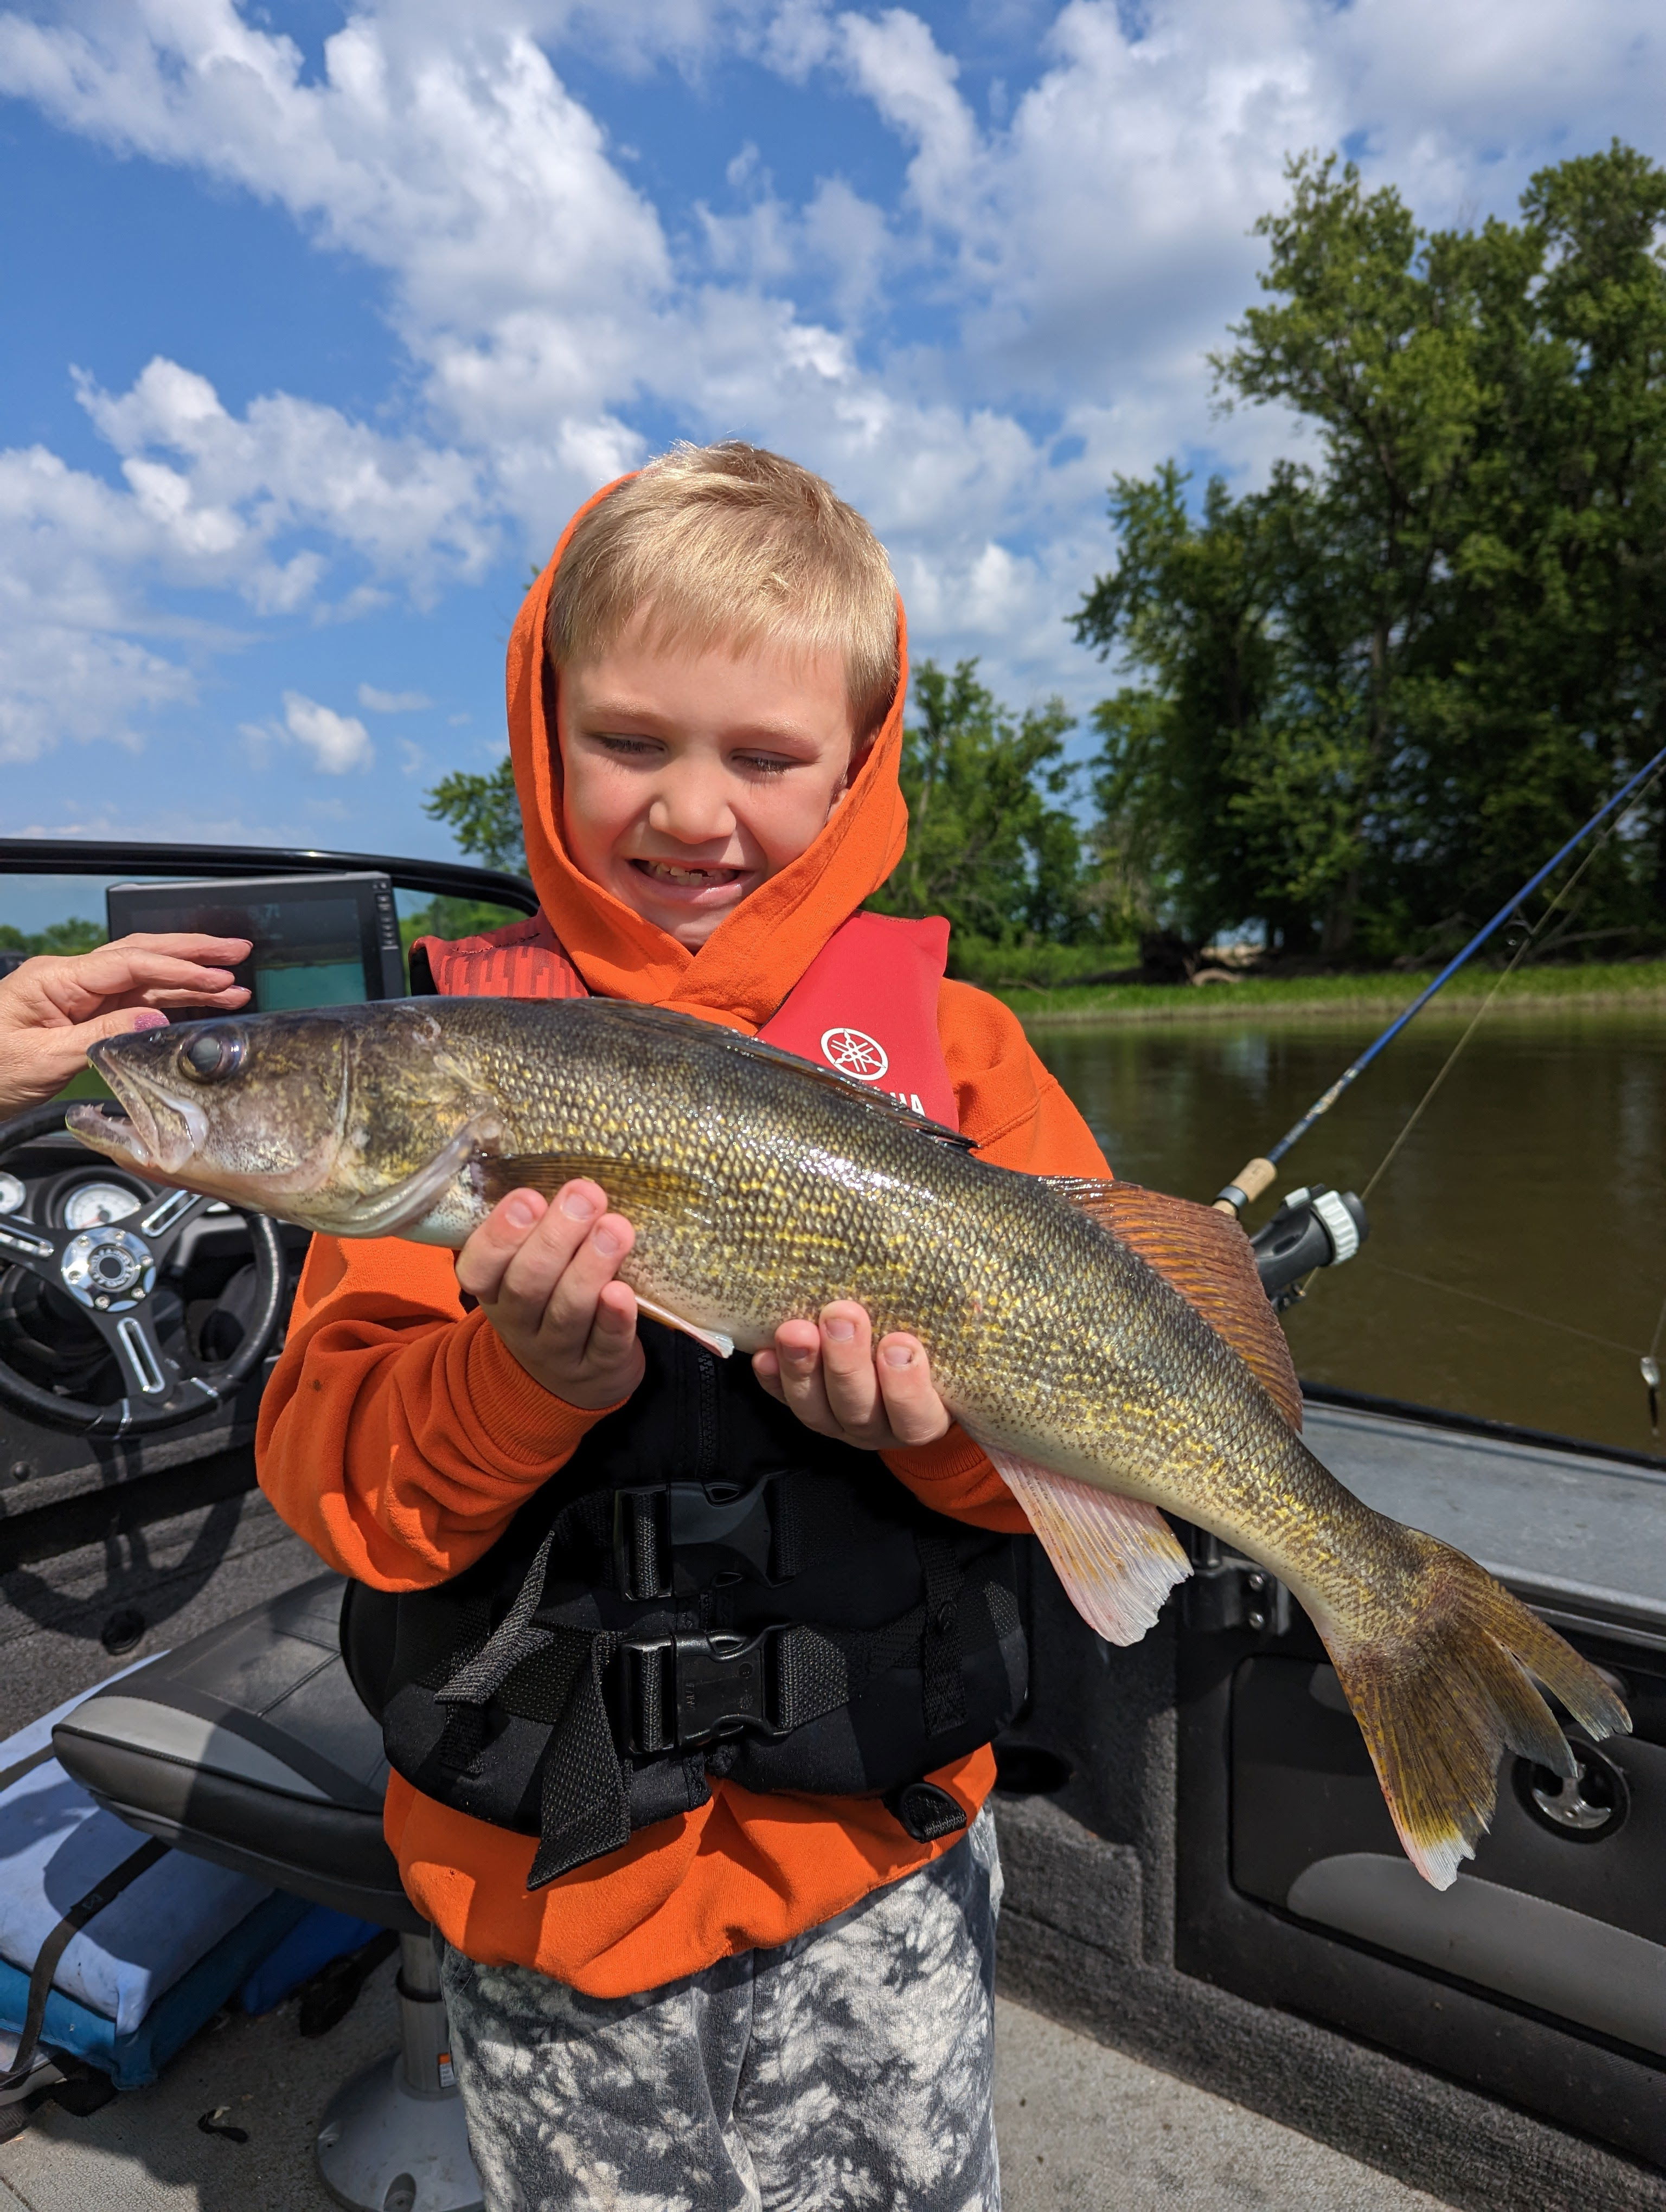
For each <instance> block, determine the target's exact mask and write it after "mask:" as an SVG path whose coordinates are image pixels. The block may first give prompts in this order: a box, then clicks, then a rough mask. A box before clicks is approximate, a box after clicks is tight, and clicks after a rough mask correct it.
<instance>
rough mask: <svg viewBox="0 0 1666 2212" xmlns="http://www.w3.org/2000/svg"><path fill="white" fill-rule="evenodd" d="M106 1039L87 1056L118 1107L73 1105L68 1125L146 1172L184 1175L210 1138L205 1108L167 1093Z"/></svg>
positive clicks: (90, 1142) (115, 1157) (101, 1149)
mask: <svg viewBox="0 0 1666 2212" xmlns="http://www.w3.org/2000/svg"><path fill="white" fill-rule="evenodd" d="M106 1042H108V1040H101V1041H100V1042H99V1043H97V1044H95V1045H93V1046H92V1047H90V1048H89V1049H88V1054H87V1057H88V1060H90V1061H91V1062H92V1064H93V1066H94V1068H95V1069H96V1070H97V1072H98V1073H99V1074H100V1075H101V1076H102V1077H103V1079H104V1080H105V1081H106V1083H107V1084H108V1085H109V1086H110V1088H111V1090H112V1091H113V1092H114V1093H115V1096H116V1102H117V1109H118V1110H115V1111H112V1109H109V1108H108V1107H106V1106H105V1105H104V1104H102V1103H97V1104H93V1103H88V1104H85V1105H80V1106H71V1107H70V1110H69V1112H68V1113H67V1114H66V1115H64V1124H65V1126H66V1127H68V1128H69V1129H70V1130H71V1131H72V1132H73V1133H74V1134H75V1135H76V1136H77V1137H79V1138H80V1139H81V1141H82V1144H84V1145H90V1146H92V1148H93V1150H94V1152H104V1153H106V1154H107V1155H108V1157H109V1158H111V1159H112V1160H120V1161H122V1162H123V1163H124V1164H125V1165H126V1166H128V1167H131V1168H134V1169H136V1170H138V1171H139V1172H140V1173H141V1174H143V1175H151V1176H173V1175H178V1174H179V1171H180V1170H181V1169H182V1168H184V1167H185V1166H186V1165H188V1164H189V1163H190V1161H191V1160H192V1158H193V1157H194V1156H195V1155H196V1154H197V1153H198V1152H200V1151H201V1150H202V1148H203V1146H204V1143H205V1142H206V1140H207V1137H208V1122H207V1120H206V1118H205V1116H204V1114H203V1113H202V1110H201V1109H200V1108H198V1107H192V1106H184V1105H179V1104H176V1103H175V1102H174V1101H173V1099H171V1098H164V1097H161V1095H160V1093H158V1092H157V1091H155V1090H154V1089H153V1087H152V1086H151V1085H149V1083H147V1082H145V1081H144V1079H143V1078H142V1077H140V1076H138V1075H137V1074H136V1073H135V1072H134V1071H133V1070H132V1069H131V1067H127V1066H123V1065H122V1063H121V1062H120V1061H119V1060H117V1059H115V1058H114V1057H113V1056H112V1055H110V1054H106V1051H105V1044H106Z"/></svg>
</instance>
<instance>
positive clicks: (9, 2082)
mask: <svg viewBox="0 0 1666 2212" xmlns="http://www.w3.org/2000/svg"><path fill="white" fill-rule="evenodd" d="M0 1779H3V1778H0ZM167 1848H168V1847H167V1844H165V1843H163V1842H162V1840H161V1838H160V1837H159V1836H152V1837H151V1838H150V1839H149V1842H148V1843H143V1844H140V1846H139V1848H138V1850H136V1851H131V1852H130V1853H129V1854H128V1856H127V1857H125V1859H123V1860H122V1861H121V1862H120V1863H119V1865H117V1866H113V1867H112V1868H111V1869H110V1871H109V1873H108V1874H106V1875H101V1876H100V1879H99V1880H98V1881H96V1882H94V1885H93V1887H92V1888H91V1889H89V1890H88V1892H87V1893H86V1895H85V1896H84V1897H78V1898H77V1899H76V1901H75V1903H74V1904H73V1905H71V1906H70V1909H69V1911H67V1912H66V1913H65V1914H64V1917H63V1918H62V1919H61V1920H60V1921H59V1922H58V1925H57V1927H56V1928H54V1929H52V1933H51V1934H50V1935H49V1936H47V1938H46V1942H44V1943H43V1944H42V1945H41V1947H40V1955H39V1957H38V1958H37V1959H36V1960H35V1962H34V1972H33V1973H32V1974H31V1975H30V1976H29V2001H28V2003H27V2006H26V2008H25V2009H24V2013H23V2027H22V2031H21V2033H20V2034H19V2036H18V2039H17V2049H16V2051H15V2052H14V2053H13V2055H12V2062H11V2064H10V2066H9V2069H7V2071H6V2072H5V2073H4V2074H0V2090H5V2089H13V2088H15V2087H16V2086H17V2084H18V2083H19V2082H20V2081H26V2080H27V2078H28V2075H29V2074H30V2073H31V2072H32V2070H33V2066H34V2057H35V2051H36V2049H37V2047H38V2046H39V2045H40V2030H41V2026H42V2023H43V2022H44V2021H45V2020H46V2000H47V1998H48V1997H49V1996H51V1995H52V1976H53V1975H54V1974H55V1973H56V1972H58V1960H60V1959H61V1958H62V1957H63V1956H64V1952H65V1951H66V1950H67V1949H68V1948H69V1947H70V1939H71V1937H73V1936H78V1935H79V1934H80V1933H81V1931H82V1929H83V1928H84V1927H85V1926H86V1925H87V1923H88V1921H89V1920H93V1919H96V1917H98V1915H99V1914H100V1912H102V1911H103V1910H104V1908H105V1906H106V1905H113V1904H114V1903H115V1901H116V1899H118V1898H119V1896H120V1895H121V1893H122V1892H123V1890H125V1889H126V1888H128V1887H131V1884H132V1883H134V1882H136V1881H137V1880H138V1878H139V1876H140V1875H142V1874H148V1873H149V1870H150V1869H151V1868H152V1867H154V1866H155V1863H156V1862H157V1860H158V1859H160V1858H163V1857H166V1856H167Z"/></svg>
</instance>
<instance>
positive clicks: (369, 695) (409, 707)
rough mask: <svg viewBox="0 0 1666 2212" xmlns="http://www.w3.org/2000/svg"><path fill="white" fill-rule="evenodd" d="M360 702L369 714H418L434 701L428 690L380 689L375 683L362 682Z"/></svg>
mask: <svg viewBox="0 0 1666 2212" xmlns="http://www.w3.org/2000/svg"><path fill="white" fill-rule="evenodd" d="M359 704H360V706H361V707H362V708H364V710H365V712H366V713H367V714H419V713H420V712H421V711H422V709H423V708H424V707H431V706H432V705H433V704H434V702H433V700H432V699H430V698H429V696H428V694H427V692H426V691H379V690H377V689H376V686H375V685H374V684H360V686H359Z"/></svg>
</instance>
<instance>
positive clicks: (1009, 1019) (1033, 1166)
mask: <svg viewBox="0 0 1666 2212" xmlns="http://www.w3.org/2000/svg"><path fill="white" fill-rule="evenodd" d="M937 1024H938V1034H939V1036H940V1037H941V1039H942V1043H943V1057H944V1059H945V1060H946V1061H947V1063H948V1069H949V1079H950V1080H951V1082H952V1084H953V1085H954V1090H955V1097H956V1098H957V1099H958V1102H959V1105H960V1126H961V1128H962V1129H963V1130H964V1133H965V1134H966V1135H967V1136H969V1137H970V1138H971V1139H973V1140H974V1141H975V1143H976V1146H977V1150H978V1158H980V1159H983V1160H988V1161H989V1162H990V1163H991V1164H993V1165H994V1166H995V1167H998V1168H1017V1169H1018V1170H1021V1171H1022V1172H1023V1173H1024V1174H1025V1175H1059V1176H1064V1175H1069V1176H1104V1177H1106V1178H1107V1179H1108V1178H1109V1176H1110V1168H1109V1167H1108V1166H1107V1165H1106V1164H1105V1156H1104V1153H1103V1152H1101V1151H1100V1150H1099V1147H1098V1145H1097V1143H1096V1142H1095V1140H1094V1136H1093V1132H1092V1131H1091V1129H1090V1128H1089V1127H1088V1126H1087V1123H1086V1122H1085V1121H1083V1119H1082V1117H1081V1115H1079V1113H1078V1112H1077V1110H1076V1109H1075V1107H1074V1106H1073V1105H1072V1104H1071V1103H1070V1100H1069V1098H1068V1097H1067V1096H1066V1093H1065V1091H1064V1089H1063V1087H1062V1085H1061V1084H1060V1083H1059V1081H1058V1079H1057V1078H1056V1077H1055V1076H1052V1075H1049V1073H1048V1072H1047V1070H1046V1068H1044V1067H1043V1066H1042V1063H1041V1061H1040V1060H1038V1059H1037V1055H1036V1053H1035V1051H1034V1049H1033V1048H1032V1047H1031V1043H1030V1040H1029V1039H1028V1037H1026V1036H1025V1034H1024V1028H1023V1024H1021V1023H1020V1022H1019V1020H1018V1016H1017V1015H1016V1014H1015V1013H1014V1012H1012V1009H1011V1007H1010V1006H1003V1005H1002V1004H1001V1002H1000V1000H999V999H992V998H991V997H990V996H989V995H988V992H986V991H977V990H974V989H973V988H972V987H971V985H970V983H952V982H948V981H945V983H944V985H943V987H942V991H941V994H939V999H938V1002H937ZM881 1457H882V1458H883V1459H884V1461H885V1465H886V1466H887V1467H888V1468H890V1469H891V1473H892V1474H894V1475H896V1476H897V1479H898V1480H899V1481H902V1482H905V1483H906V1484H907V1485H908V1486H909V1489H910V1490H911V1491H913V1492H914V1494H915V1497H916V1498H920V1499H921V1500H922V1501H923V1502H924V1503H925V1504H927V1505H929V1506H931V1507H933V1509H934V1510H936V1511H937V1512H939V1513H946V1514H949V1515H950V1516H952V1518H953V1519H955V1520H957V1521H970V1522H973V1523H974V1524H975V1525H976V1527H978V1528H996V1529H999V1530H1000V1531H1001V1532H1002V1533H1003V1534H1006V1535H1013V1536H1023V1535H1028V1534H1029V1533H1030V1523H1029V1522H1028V1521H1027V1520H1026V1519H1025V1516H1024V1509H1023V1508H1022V1507H1021V1506H1020V1505H1019V1504H1018V1500H1017V1499H1016V1498H1014V1497H1013V1495H1012V1492H1011V1491H1010V1490H1008V1488H1007V1487H1006V1484H1005V1483H1004V1482H1003V1481H1002V1480H1001V1479H1000V1476H999V1475H998V1474H996V1473H995V1471H994V1468H993V1467H991V1466H990V1464H989V1462H988V1459H987V1458H986V1457H985V1456H984V1455H983V1453H982V1451H981V1450H980V1449H979V1448H978V1447H977V1445H976V1444H975V1443H973V1442H972V1440H971V1438H970V1437H969V1436H968V1435H967V1434H966V1432H965V1431H964V1429H962V1428H961V1427H959V1426H958V1425H955V1426H954V1427H952V1428H951V1429H950V1430H949V1431H948V1433H947V1435H946V1436H943V1437H939V1439H938V1441H937V1442H936V1443H934V1444H915V1445H911V1446H910V1447H909V1449H906V1450H903V1451H893V1452H885V1453H882V1454H881Z"/></svg>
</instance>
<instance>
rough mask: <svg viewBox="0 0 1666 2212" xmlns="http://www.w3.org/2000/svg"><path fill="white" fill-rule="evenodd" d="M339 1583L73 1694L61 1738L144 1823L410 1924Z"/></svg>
mask: <svg viewBox="0 0 1666 2212" xmlns="http://www.w3.org/2000/svg"><path fill="white" fill-rule="evenodd" d="M344 1587H345V1586H344V1583H343V1582H342V1579H341V1577H339V1576H337V1575H330V1574H324V1575H318V1576H315V1577H313V1579H312V1580H311V1581H310V1582H306V1583H301V1585H300V1587H299V1588H298V1589H293V1590H289V1591H286V1592H285V1593H284V1594H283V1596H281V1597H278V1598H277V1599H274V1600H273V1601H271V1603H270V1604H267V1605H264V1606H257V1607H254V1608H253V1610H252V1611H251V1612H248V1613H241V1614H240V1615H239V1616H238V1617H237V1618H236V1619H235V1620H229V1621H227V1622H226V1623H225V1624H224V1626H222V1627H219V1628H215V1629H210V1631H209V1632H207V1633H206V1634H205V1635H203V1636H198V1637H196V1638H193V1639H192V1641H191V1642H190V1643H189V1644H183V1645H181V1646H180V1648H179V1650H176V1651H167V1652H164V1653H162V1654H161V1656H159V1657H158V1658H155V1659H153V1660H152V1661H151V1662H150V1663H149V1666H146V1667H141V1668H137V1669H136V1670H135V1671H134V1672H133V1673H131V1674H124V1675H123V1676H122V1677H121V1678H120V1680H118V1681H115V1682H112V1684H111V1685H110V1686H109V1688H108V1689H107V1690H105V1691H101V1692H98V1693H96V1694H95V1695H94V1696H93V1697H90V1698H88V1699H86V1700H85V1701H84V1702H83V1703H82V1704H81V1705H77V1706H76V1710H75V1711H74V1712H73V1713H71V1714H70V1716H69V1717H68V1718H67V1719H65V1720H64V1721H62V1722H60V1723H59V1724H58V1728H57V1729H55V1730H54V1731H53V1737H52V1741H53V1745H54V1747H55V1749H56V1751H57V1753H58V1759H59V1760H60V1761H61V1762H62V1764H63V1765H64V1769H65V1771H67V1772H68V1773H70V1775H72V1776H73V1777H74V1778H75V1779H76V1781H77V1782H79V1783H80V1784H81V1785H82V1788H83V1789H84V1790H88V1791H90V1793H91V1794H92V1796H94V1797H95V1798H96V1799H97V1800H98V1802H100V1804H101V1805H103V1806H105V1807H106V1808H107V1809H108V1810H109V1811H111V1812H112V1813H114V1814H117V1815H118V1816H119V1818H120V1819H122V1820H126V1821H128V1822H129V1823H130V1824H131V1826H134V1827H136V1828H139V1829H143V1831H144V1832H146V1833H147V1834H149V1835H153V1836H160V1837H161V1838H162V1839H163V1840H164V1841H165V1842H167V1843H169V1844H176V1845H177V1846H178V1847H179V1849H180V1850H187V1851H192V1852H194V1853H195V1854H196V1855H197V1857H199V1858H207V1859H212V1860H213V1861H214V1862H215V1863H216V1864H217V1865H220V1866H226V1867H231V1868H233V1869H235V1870H236V1871H237V1872H239V1873H243V1874H252V1875H258V1877H259V1878H260V1879H261V1880H262V1881H267V1882H270V1883H271V1885H272V1887H274V1888H277V1889H283V1890H288V1891H289V1892H290V1893H293V1894H294V1895H295V1896H298V1897H306V1898H310V1899H312V1900H313V1902H314V1903H315V1904H319V1905H331V1906H332V1907H333V1908H334V1909H335V1910H336V1911H338V1912H349V1913H352V1914H353V1915H354V1916H355V1917H357V1918H359V1919H362V1920H374V1921H376V1922H378V1923H380V1924H381V1925H382V1926H384V1927H387V1928H397V1929H400V1930H401V1931H403V1932H407V1933H410V1934H417V1933H420V1932H422V1931H423V1929H424V1926H425V1923H423V1920H422V1919H421V1918H420V1917H419V1916H418V1915H417V1911H416V1910H415V1908H414V1907H413V1906H412V1905H411V1904H410V1900H409V1899H407V1898H406V1896H405V1893H404V1890H403V1888H401V1887H400V1884H399V1875H398V1867H397V1866H396V1864H395V1863H394V1858H393V1854H392V1851H390V1850H389V1849H388V1847H387V1844H386V1841H385V1839H384V1838H383V1835H382V1792H383V1789H384V1786H385V1784H386V1779H387V1762H386V1759H385V1758H384V1757H383V1755H382V1737H381V1729H380V1726H379V1725H378V1723H377V1722H376V1721H375V1719H374V1717H372V1715H371V1714H370V1713H369V1712H368V1711H367V1710H366V1708H365V1706H364V1705H363V1704H362V1702H361V1700H360V1699H359V1695H358V1692H356V1690H355V1688H354V1687H353V1684H352V1682H351V1680H350V1679H349V1676H348V1672H347V1668H346V1666H345V1664H344V1661H343V1658H342V1654H341V1627H340V1624H341V1613H342V1594H343V1590H344Z"/></svg>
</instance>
